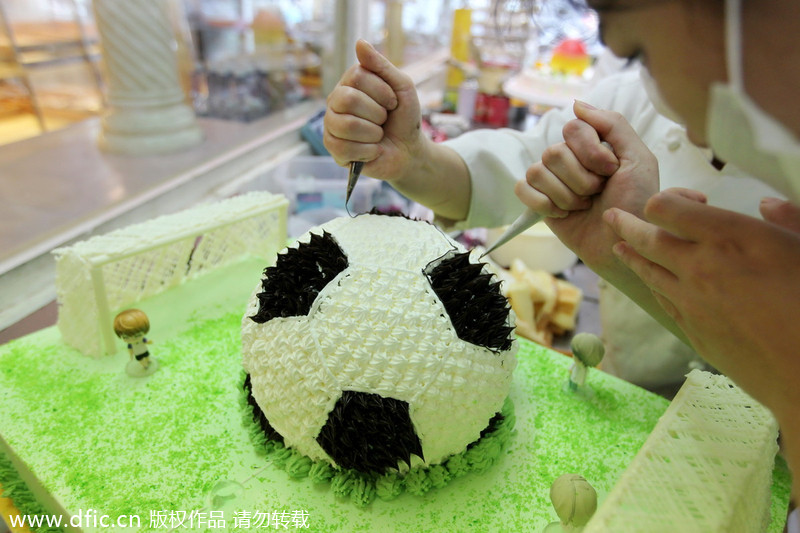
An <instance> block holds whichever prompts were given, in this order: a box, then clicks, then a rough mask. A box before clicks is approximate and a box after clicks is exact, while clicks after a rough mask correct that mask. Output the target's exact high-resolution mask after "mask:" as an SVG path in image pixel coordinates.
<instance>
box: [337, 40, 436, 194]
mask: <svg viewBox="0 0 800 533" xmlns="http://www.w3.org/2000/svg"><path fill="white" fill-rule="evenodd" d="M356 56H357V57H358V64H356V65H354V66H352V67H350V69H348V70H347V72H345V73H344V75H342V78H341V80H339V83H338V84H337V85H336V87H335V88H334V89H333V91H332V92H331V94H330V95H329V96H328V107H327V110H326V112H325V119H324V133H323V142H324V144H325V148H327V149H328V151H329V152H330V153H331V155H332V156H333V158H334V160H335V161H336V162H337V163H338V164H339V165H346V164H348V163H349V162H350V161H364V162H365V163H366V164H365V165H364V169H363V172H364V174H367V175H369V176H372V177H374V178H379V179H384V180H391V179H394V178H397V177H399V176H402V175H403V174H405V173H406V172H407V171H408V168H409V166H411V165H412V164H413V163H414V161H415V159H417V158H418V157H419V156H420V155H421V153H422V148H423V143H424V142H425V140H426V139H425V138H424V135H423V134H422V132H421V130H420V120H421V116H420V107H419V99H418V97H417V91H416V88H415V86H414V82H413V81H412V80H411V78H410V77H409V76H407V75H406V74H404V73H403V72H401V71H400V70H399V69H398V68H397V67H395V66H394V65H392V63H391V62H390V61H389V60H388V59H386V58H385V57H383V56H382V55H381V54H379V53H378V52H377V51H376V50H375V48H373V47H372V45H370V44H369V43H367V42H366V41H364V40H359V41H358V42H357V43H356Z"/></svg>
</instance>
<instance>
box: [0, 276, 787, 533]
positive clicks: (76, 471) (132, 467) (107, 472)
mask: <svg viewBox="0 0 800 533" xmlns="http://www.w3.org/2000/svg"><path fill="white" fill-rule="evenodd" d="M245 266H246V265H239V266H236V267H232V268H230V269H226V270H225V271H221V272H219V273H216V272H215V273H213V274H210V275H208V276H206V277H205V279H204V278H201V279H199V280H196V281H193V282H191V283H187V284H186V285H185V286H182V287H180V288H179V290H175V291H170V292H169V293H166V294H164V295H162V296H160V297H156V298H154V299H152V300H149V301H146V302H142V303H141V304H140V305H139V307H140V308H142V309H144V310H145V311H146V312H147V314H148V316H150V319H151V324H152V330H151V335H150V336H151V337H152V339H153V341H154V344H153V345H152V347H151V348H152V350H151V351H152V354H153V357H155V358H157V359H158V360H159V363H160V369H159V370H158V372H156V373H155V374H153V375H152V376H150V377H147V378H141V379H136V378H130V377H128V376H127V375H126V374H125V372H124V367H125V363H126V362H127V359H128V356H127V354H126V353H125V352H124V350H123V349H122V348H123V347H122V346H121V345H120V348H121V350H120V352H119V353H118V354H116V355H113V356H109V357H106V358H102V359H99V360H95V359H91V358H87V357H85V356H83V355H81V354H80V353H78V352H76V351H75V350H73V349H71V348H69V347H67V346H64V344H63V342H62V341H61V336H60V334H59V332H58V330H57V329H55V328H48V329H44V330H42V331H39V332H37V333H35V334H33V335H29V336H27V337H24V338H22V339H19V340H17V341H13V342H11V343H8V344H5V345H2V346H0V405H2V409H0V435H2V439H3V440H4V441H5V443H6V444H7V445H8V446H9V447H10V449H11V450H13V452H14V454H15V455H16V457H18V458H19V459H20V460H21V461H22V462H23V463H24V464H25V465H27V467H28V469H29V470H30V472H31V473H32V475H33V477H35V479H36V480H37V481H38V482H39V484H40V485H41V486H42V487H43V489H44V491H46V492H47V493H48V494H50V495H52V497H53V498H54V499H55V501H56V502H57V503H58V505H60V506H61V507H63V508H64V509H66V511H67V512H69V513H71V514H77V513H78V512H79V511H80V510H84V511H85V510H87V509H95V510H97V511H99V512H101V513H107V514H108V515H109V516H111V517H112V518H113V517H116V516H120V515H123V514H126V515H138V516H139V517H141V521H142V527H141V528H140V529H139V530H140V531H153V532H158V533H164V532H165V531H169V527H166V528H165V527H163V526H160V525H158V524H155V523H152V522H151V513H154V512H155V513H162V516H163V513H172V512H186V513H188V512H191V511H193V510H203V509H205V510H206V511H208V510H209V509H210V508H212V507H213V506H214V505H216V504H219V505H223V506H224V508H223V510H224V511H225V517H226V519H227V524H226V527H225V530H226V531H243V532H246V531H250V532H252V531H253V529H255V527H245V526H243V527H237V526H236V525H235V516H234V513H236V512H240V511H241V512H244V511H246V512H250V513H253V512H256V511H260V512H271V511H287V512H289V513H292V512H294V511H305V512H307V518H308V525H309V528H308V531H318V532H321V533H333V532H342V533H357V532H364V533H374V532H375V531H380V532H382V533H389V532H394V531H396V532H403V533H405V532H407V531H414V532H416V533H441V532H442V531H459V532H460V531H541V529H543V528H544V527H545V526H546V525H547V524H548V523H550V522H553V521H555V520H556V519H557V517H556V515H555V511H554V510H553V508H552V505H551V504H550V499H549V487H550V484H551V483H552V481H553V480H554V479H555V478H556V477H558V476H559V475H561V474H563V473H566V472H575V473H580V474H581V475H583V476H584V477H585V478H586V479H588V480H590V482H591V483H592V485H593V486H594V487H595V489H596V490H597V492H598V499H599V502H600V504H602V502H603V500H604V499H605V496H606V495H607V494H608V492H609V491H610V490H611V488H612V487H613V486H614V485H615V484H616V482H617V481H618V479H619V477H620V476H621V474H622V472H623V471H624V470H625V468H626V467H627V465H628V464H629V463H630V461H631V460H632V458H633V457H634V455H635V454H636V452H637V451H638V450H639V448H640V447H641V445H642V444H643V443H644V442H645V440H646V439H647V437H648V435H649V434H650V432H651V431H652V429H653V427H654V426H655V424H656V422H657V421H658V419H659V417H660V416H661V415H662V414H663V413H664V411H665V410H666V408H667V405H668V402H667V401H666V400H664V399H663V398H660V397H657V396H655V395H653V394H651V393H648V392H647V391H645V390H642V389H640V388H638V387H634V386H632V385H630V384H628V383H624V382H622V381H620V380H618V379H616V378H614V377H612V376H609V375H607V374H604V373H603V372H599V371H592V372H590V374H589V376H588V378H587V385H588V386H589V387H590V388H591V389H592V390H593V392H594V394H593V395H591V397H580V396H578V395H574V394H569V393H565V392H564V384H565V383H566V381H567V377H568V375H569V367H570V363H571V361H570V360H569V359H568V358H566V357H564V356H563V355H560V354H557V353H555V352H552V351H550V350H547V349H545V348H542V347H539V346H536V345H534V344H531V343H528V342H525V341H520V350H519V353H518V355H517V358H518V360H519V365H518V366H517V369H516V370H515V372H514V380H513V383H512V387H511V391H510V394H509V396H510V398H511V400H512V401H513V405H514V418H515V420H516V424H515V426H514V429H513V437H512V438H509V439H508V440H507V442H506V443H505V447H501V451H500V454H499V456H498V457H497V459H496V460H494V461H493V464H492V466H491V468H487V469H486V470H485V471H484V472H482V473H481V474H480V475H476V474H475V473H474V472H473V473H472V474H469V475H461V476H458V477H451V478H449V479H448V476H453V473H454V472H455V473H458V472H461V471H462V470H461V469H462V468H467V467H468V466H469V462H470V460H469V459H466V458H465V457H459V458H455V457H454V458H451V460H450V461H448V463H447V464H446V465H442V466H441V467H440V468H439V467H434V468H430V469H427V471H425V472H421V473H419V474H414V475H411V476H405V478H404V479H403V480H400V479H398V478H396V477H393V476H384V477H382V478H380V479H376V480H375V483H374V485H370V484H367V483H365V482H364V480H363V479H359V478H357V477H354V476H348V475H340V476H337V477H334V475H333V472H332V471H331V469H330V468H325V466H324V465H318V464H311V463H310V462H309V461H306V460H304V459H302V458H298V457H293V456H292V454H291V453H290V451H288V450H285V449H284V450H277V449H276V450H272V451H271V452H270V454H269V456H268V457H269V459H267V456H266V455H265V454H266V450H265V449H262V450H261V452H260V455H259V454H258V453H256V449H255V446H253V443H252V441H251V437H250V436H249V434H248V430H247V429H246V428H245V427H243V426H242V423H241V420H242V408H241V407H240V404H239V392H238V391H239V390H241V380H242V376H241V373H242V367H241V341H240V334H239V329H240V324H241V318H242V314H243V313H244V302H246V301H247V298H248V296H249V294H250V293H251V292H252V290H253V288H254V287H255V286H256V285H257V283H258V279H259V277H260V273H261V268H262V266H261V265H253V266H252V268H251V267H250V266H247V268H245ZM210 302H214V306H213V307H209V303H210ZM220 302H222V303H220ZM120 344H121V343H120ZM459 461H460V462H459ZM472 462H473V464H474V465H483V466H486V465H487V464H488V463H485V462H482V461H481V460H480V458H474V459H473V460H472ZM464 463H466V465H467V466H464ZM15 464H16V463H15ZM451 469H452V471H451ZM4 472H5V473H4V474H3V477H4V479H3V484H4V486H5V487H6V489H8V487H12V488H13V497H14V500H15V501H16V503H18V504H21V505H22V506H23V507H25V508H24V509H23V512H24V513H31V512H32V513H33V514H38V510H37V509H34V508H28V507H27V504H26V501H25V497H24V496H22V499H21V500H20V501H17V499H18V498H17V494H18V492H17V491H18V490H22V488H21V487H20V486H19V485H16V483H17V482H18V478H17V477H15V476H14V475H13V473H11V475H9V472H8V469H7V468H6V469H4ZM295 478H297V479H295ZM309 480H311V481H312V482H309ZM774 480H775V483H774V485H773V508H772V513H773V515H772V516H773V521H772V524H771V526H770V531H774V532H780V531H781V530H782V526H783V523H785V517H786V508H787V503H788V498H789V490H788V486H789V482H788V473H787V471H786V468H785V465H784V464H783V463H782V462H781V461H778V463H777V466H776V470H775V477H774ZM231 482H234V483H231ZM326 484H327V485H328V486H327V487H326ZM218 486H223V487H230V486H240V487H241V489H240V491H239V492H236V493H235V496H234V497H233V498H231V499H228V498H226V497H219V498H217V497H214V495H213V494H214V493H213V491H214V488H215V487H218ZM432 488H436V490H432ZM373 491H374V494H373ZM36 494H37V495H38V493H36ZM223 496H225V495H223ZM392 497H394V498H395V499H394V500H393V501H384V500H385V499H391V498H392ZM354 498H355V499H356V501H357V502H366V501H368V500H371V501H372V503H371V504H369V505H365V506H359V505H353V504H352V503H349V502H348V501H346V500H350V501H352V500H353V499H354ZM28 501H29V502H30V500H28ZM290 529H291V528H290ZM118 530H119V529H115V528H109V529H107V531H109V532H111V531H118ZM177 530H178V531H187V530H198V531H199V530H201V529H199V528H197V527H195V528H191V529H190V528H188V527H184V528H180V527H179V528H177ZM87 531H95V530H93V529H87ZM97 531H104V529H103V528H98V529H97ZM217 531H219V529H217Z"/></svg>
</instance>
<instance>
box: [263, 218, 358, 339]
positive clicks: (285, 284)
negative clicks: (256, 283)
mask: <svg viewBox="0 0 800 533" xmlns="http://www.w3.org/2000/svg"><path fill="white" fill-rule="evenodd" d="M347 264H348V263H347V256H346V255H345V254H344V252H343V251H342V249H341V248H340V247H339V244H338V243H337V242H336V239H334V238H333V235H331V234H330V233H328V232H327V231H325V232H323V234H322V235H316V234H314V233H312V234H311V239H310V240H309V242H307V243H301V244H300V245H299V246H297V248H288V249H287V250H286V251H285V252H284V253H282V254H280V255H279V256H278V259H277V261H276V262H275V265H274V266H271V267H267V268H266V269H264V279H263V280H262V282H261V289H262V290H261V292H260V293H258V295H257V296H258V312H257V313H256V314H255V315H253V316H251V317H250V318H251V319H252V320H253V321H254V322H258V323H260V324H263V323H264V322H267V321H269V320H272V319H273V318H276V317H288V316H302V315H307V314H308V312H309V310H310V309H311V305H312V304H313V303H314V300H315V299H316V298H317V295H318V294H319V293H320V291H321V290H322V289H323V288H325V286H326V285H327V284H328V283H330V281H331V280H332V279H333V278H335V277H336V276H337V275H339V273H340V272H342V271H343V270H344V269H346V268H347Z"/></svg>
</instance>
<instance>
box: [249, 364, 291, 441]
mask: <svg viewBox="0 0 800 533" xmlns="http://www.w3.org/2000/svg"><path fill="white" fill-rule="evenodd" d="M242 388H243V389H244V390H245V391H246V392H247V403H248V405H250V407H251V408H252V409H253V420H254V421H255V422H256V423H257V424H258V425H259V426H260V427H261V431H263V432H264V435H266V436H267V438H268V439H270V440H275V441H278V442H280V443H283V436H282V435H281V434H280V433H278V432H277V431H275V428H273V427H272V425H271V424H270V423H269V420H267V416H266V415H265V414H264V411H262V410H261V407H259V406H258V402H256V399H255V398H254V397H253V384H252V383H250V374H247V375H245V378H244V384H243V385H242Z"/></svg>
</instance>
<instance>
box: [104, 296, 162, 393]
mask: <svg viewBox="0 0 800 533" xmlns="http://www.w3.org/2000/svg"><path fill="white" fill-rule="evenodd" d="M148 331H150V320H149V319H148V318H147V315H146V314H144V311H140V310H139V309H126V310H125V311H122V312H121V313H119V314H118V315H117V316H116V317H115V318H114V333H116V334H117V337H119V338H120V339H122V340H123V341H124V342H126V343H127V344H128V353H129V354H130V356H131V358H130V361H128V364H127V365H126V366H125V372H126V373H127V374H128V375H129V376H131V377H137V378H138V377H144V376H149V375H150V374H152V373H153V372H155V371H156V370H158V361H156V360H155V359H153V358H151V357H150V352H149V351H148V349H147V345H148V344H151V343H152V341H149V340H147V338H146V337H145V335H146V334H147V332H148Z"/></svg>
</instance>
